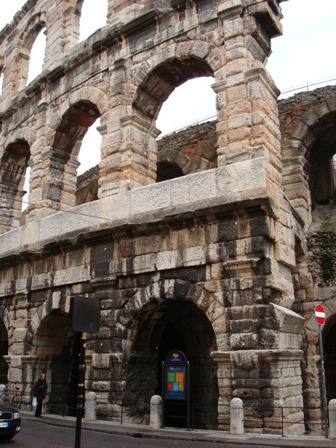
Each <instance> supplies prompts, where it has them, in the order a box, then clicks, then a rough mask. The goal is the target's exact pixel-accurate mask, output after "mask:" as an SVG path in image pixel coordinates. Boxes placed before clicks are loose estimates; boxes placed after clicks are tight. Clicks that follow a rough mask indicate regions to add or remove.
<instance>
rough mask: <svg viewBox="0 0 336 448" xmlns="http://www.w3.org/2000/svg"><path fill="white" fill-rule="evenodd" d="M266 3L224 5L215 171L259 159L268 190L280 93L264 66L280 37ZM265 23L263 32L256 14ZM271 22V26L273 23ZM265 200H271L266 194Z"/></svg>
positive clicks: (274, 170)
mask: <svg viewBox="0 0 336 448" xmlns="http://www.w3.org/2000/svg"><path fill="white" fill-rule="evenodd" d="M269 3H270V2H266V1H260V2H258V3H256V2H253V6H252V5H249V7H247V8H245V7H244V6H245V5H246V3H245V2H244V4H243V2H240V1H237V2H234V3H233V2H222V4H221V5H220V11H219V18H220V19H221V20H222V24H223V32H224V41H225V51H226V53H225V66H223V67H222V68H220V69H219V70H218V71H217V73H215V77H216V79H217V80H218V82H217V84H216V85H215V86H214V90H215V92H216V93H217V96H218V101H217V103H218V105H219V106H220V109H219V112H218V122H217V135H218V165H219V166H221V165H227V164H230V163H235V162H238V161H242V160H246V159H251V158H254V157H262V158H264V159H265V176H266V177H267V179H268V183H269V187H271V186H272V185H273V184H275V185H280V181H281V172H280V170H281V164H280V130H279V122H278V107H277V97H278V95H279V91H278V89H277V88H276V87H275V85H274V82H273V81H272V79H271V77H270V76H269V75H268V74H267V72H266V69H265V65H264V62H265V60H266V58H267V56H268V55H269V54H270V39H271V38H272V37H273V36H276V35H278V34H281V25H280V21H279V17H280V15H281V13H280V10H279V11H277V13H276V14H275V13H274V11H273V10H272V9H271V7H270V4H269ZM261 13H262V14H263V17H264V18H265V20H266V18H267V20H269V24H272V25H271V26H269V27H267V28H263V26H262V24H261V23H260V22H259V21H258V19H257V18H256V17H258V14H261ZM272 22H273V23H272ZM269 195H270V196H273V195H274V193H273V189H272V188H270V191H269Z"/></svg>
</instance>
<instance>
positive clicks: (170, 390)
mask: <svg viewBox="0 0 336 448" xmlns="http://www.w3.org/2000/svg"><path fill="white" fill-rule="evenodd" d="M162 375H163V381H162V384H163V400H164V402H165V401H178V402H182V401H185V402H186V406H187V407H186V410H187V415H186V417H187V428H188V429H189V427H190V398H189V397H190V394H189V362H188V360H187V358H186V356H185V354H184V353H183V352H181V351H180V350H172V351H171V352H169V353H168V355H167V356H166V358H165V360H164V362H163V369H162ZM163 414H165V411H164V406H163Z"/></svg>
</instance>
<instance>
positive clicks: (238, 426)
mask: <svg viewBox="0 0 336 448" xmlns="http://www.w3.org/2000/svg"><path fill="white" fill-rule="evenodd" d="M230 432H231V434H239V435H241V434H244V404H243V400H241V399H240V398H233V399H232V400H231V403H230Z"/></svg>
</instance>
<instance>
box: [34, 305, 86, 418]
mask: <svg viewBox="0 0 336 448" xmlns="http://www.w3.org/2000/svg"><path fill="white" fill-rule="evenodd" d="M79 344H80V334H79V333H74V332H73V330H72V328H71V322H70V317H69V315H68V314H66V313H64V312H62V311H60V310H55V311H52V312H51V313H50V314H49V315H48V316H46V317H45V318H44V319H43V320H42V322H41V324H40V326H39V328H38V330H37V332H36V334H35V335H34V339H33V343H32V348H31V354H32V355H34V356H35V357H36V364H35V371H34V372H33V375H34V378H36V379H37V377H38V375H39V373H40V372H43V371H44V372H46V374H47V381H48V395H47V400H46V406H47V410H48V413H51V414H60V415H72V416H74V415H76V399H77V385H78V362H79V361H78V353H79V352H78V350H79Z"/></svg>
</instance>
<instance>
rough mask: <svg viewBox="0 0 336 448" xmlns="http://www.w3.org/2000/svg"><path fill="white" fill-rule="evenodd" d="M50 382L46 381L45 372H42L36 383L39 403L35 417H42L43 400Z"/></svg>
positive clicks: (35, 393) (35, 394)
mask: <svg viewBox="0 0 336 448" xmlns="http://www.w3.org/2000/svg"><path fill="white" fill-rule="evenodd" d="M47 389H48V384H47V382H46V376H45V373H41V374H40V376H39V379H38V380H37V381H36V383H35V384H34V391H33V393H34V397H36V400H37V405H36V409H35V417H41V414H42V402H43V400H44V398H45V396H46V393H47Z"/></svg>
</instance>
